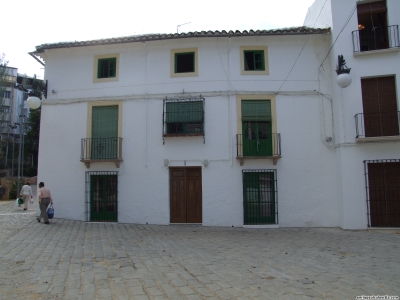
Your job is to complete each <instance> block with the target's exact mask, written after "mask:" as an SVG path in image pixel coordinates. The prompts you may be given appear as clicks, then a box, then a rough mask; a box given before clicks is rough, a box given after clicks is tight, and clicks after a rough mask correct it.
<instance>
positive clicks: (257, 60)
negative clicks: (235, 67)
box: [244, 50, 265, 71]
mask: <svg viewBox="0 0 400 300" xmlns="http://www.w3.org/2000/svg"><path fill="white" fill-rule="evenodd" d="M244 69H245V70H246V71H264V70H265V63H264V51H263V50H258V51H244Z"/></svg>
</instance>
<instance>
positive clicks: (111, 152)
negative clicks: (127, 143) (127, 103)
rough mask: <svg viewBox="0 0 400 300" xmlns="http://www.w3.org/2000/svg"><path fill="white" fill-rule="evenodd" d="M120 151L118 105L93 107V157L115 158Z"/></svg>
mask: <svg viewBox="0 0 400 300" xmlns="http://www.w3.org/2000/svg"><path fill="white" fill-rule="evenodd" d="M117 151H118V106H117V105H115V106H95V107H93V109H92V159H115V158H117Z"/></svg>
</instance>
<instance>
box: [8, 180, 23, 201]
mask: <svg viewBox="0 0 400 300" xmlns="http://www.w3.org/2000/svg"><path fill="white" fill-rule="evenodd" d="M21 183H22V182H21ZM20 186H21V187H22V185H21V184H20ZM18 192H19V191H18ZM17 196H19V194H18V193H17V181H13V184H12V186H11V189H10V197H9V198H10V199H17Z"/></svg>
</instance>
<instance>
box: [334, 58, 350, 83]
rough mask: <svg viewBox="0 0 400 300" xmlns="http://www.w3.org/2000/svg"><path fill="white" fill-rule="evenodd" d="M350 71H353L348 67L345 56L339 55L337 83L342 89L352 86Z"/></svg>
mask: <svg viewBox="0 0 400 300" xmlns="http://www.w3.org/2000/svg"><path fill="white" fill-rule="evenodd" d="M350 70H351V69H349V68H348V67H347V66H346V61H345V60H344V58H343V55H338V68H337V70H336V73H337V74H338V77H336V83H337V84H338V86H340V87H341V88H346V87H348V86H349V85H350V83H351V81H352V79H351V76H350Z"/></svg>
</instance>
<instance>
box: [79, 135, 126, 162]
mask: <svg viewBox="0 0 400 300" xmlns="http://www.w3.org/2000/svg"><path fill="white" fill-rule="evenodd" d="M121 161H123V159H122V138H120V137H118V138H88V139H82V140H81V162H83V163H85V165H86V167H87V168H90V163H93V162H114V163H115V166H116V167H117V168H119V165H120V162H121Z"/></svg>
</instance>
